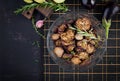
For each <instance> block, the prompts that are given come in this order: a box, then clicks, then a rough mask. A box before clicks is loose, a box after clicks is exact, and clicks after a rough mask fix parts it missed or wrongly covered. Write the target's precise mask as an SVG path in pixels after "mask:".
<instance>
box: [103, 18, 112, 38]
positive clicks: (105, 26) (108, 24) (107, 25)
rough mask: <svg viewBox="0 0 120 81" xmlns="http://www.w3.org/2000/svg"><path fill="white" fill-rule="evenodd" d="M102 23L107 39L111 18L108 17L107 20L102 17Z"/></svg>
mask: <svg viewBox="0 0 120 81" xmlns="http://www.w3.org/2000/svg"><path fill="white" fill-rule="evenodd" d="M102 25H103V27H104V28H105V31H106V38H107V39H108V35H109V29H110V26H111V19H109V20H108V21H107V20H106V19H105V18H103V19H102Z"/></svg>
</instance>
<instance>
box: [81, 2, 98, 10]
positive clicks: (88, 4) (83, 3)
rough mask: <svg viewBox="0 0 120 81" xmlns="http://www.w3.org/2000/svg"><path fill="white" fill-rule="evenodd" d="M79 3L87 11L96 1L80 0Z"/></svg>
mask: <svg viewBox="0 0 120 81" xmlns="http://www.w3.org/2000/svg"><path fill="white" fill-rule="evenodd" d="M81 3H82V5H83V6H84V7H86V8H87V9H89V10H90V9H93V8H94V7H95V4H96V1H95V0H81Z"/></svg>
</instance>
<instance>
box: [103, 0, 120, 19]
mask: <svg viewBox="0 0 120 81" xmlns="http://www.w3.org/2000/svg"><path fill="white" fill-rule="evenodd" d="M118 11H119V6H118V5H117V3H116V2H113V1H109V2H108V3H107V4H106V7H105V10H104V13H103V18H105V19H106V20H107V21H108V20H110V19H112V17H113V15H115V14H116V13H117V12H118Z"/></svg>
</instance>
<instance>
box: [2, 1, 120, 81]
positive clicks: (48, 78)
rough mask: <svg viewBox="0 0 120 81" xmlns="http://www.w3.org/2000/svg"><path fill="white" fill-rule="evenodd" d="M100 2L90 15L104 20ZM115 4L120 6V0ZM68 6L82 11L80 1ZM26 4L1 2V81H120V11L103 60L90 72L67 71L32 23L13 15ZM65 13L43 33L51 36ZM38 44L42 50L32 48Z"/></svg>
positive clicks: (116, 16)
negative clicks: (56, 59)
mask: <svg viewBox="0 0 120 81" xmlns="http://www.w3.org/2000/svg"><path fill="white" fill-rule="evenodd" d="M96 1H97V4H96V7H95V9H94V10H90V11H89V13H90V14H93V15H94V16H95V17H96V18H98V20H100V21H101V18H102V12H103V10H104V4H105V0H96ZM106 1H107V0H106ZM113 1H117V2H118V4H119V6H120V1H119V0H113ZM65 3H66V5H67V6H69V9H71V10H72V11H76V10H77V11H78V10H79V9H80V8H81V4H80V0H66V2H65ZM22 5H24V3H23V1H22V0H1V2H0V81H120V60H119V59H120V12H119V13H117V14H116V15H115V16H114V17H113V21H112V26H111V29H110V34H109V39H108V47H107V51H106V53H105V55H104V56H103V60H102V61H101V62H100V63H99V64H97V65H96V66H95V67H94V68H92V69H91V70H88V71H87V72H66V71H64V70H62V69H61V68H59V66H58V65H57V64H55V63H54V62H53V60H52V59H51V58H50V56H49V54H48V52H47V48H46V39H45V40H43V39H42V38H40V37H39V36H38V35H37V34H36V32H35V31H34V29H33V28H32V24H31V21H30V20H28V19H26V18H25V17H23V16H22V15H15V14H14V13H13V11H14V10H16V9H17V8H19V7H21V6H22ZM62 14H63V13H61V12H56V13H53V14H52V15H51V17H50V18H48V19H47V20H46V22H45V25H44V27H43V28H42V29H41V32H43V33H44V34H45V35H47V32H48V28H49V27H50V25H51V24H52V23H53V22H54V21H55V19H56V18H57V17H59V16H60V15H62ZM43 30H44V31H43ZM35 41H39V42H40V47H38V46H36V45H32V44H33V42H35Z"/></svg>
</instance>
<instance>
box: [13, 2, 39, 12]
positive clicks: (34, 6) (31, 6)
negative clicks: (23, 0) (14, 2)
mask: <svg viewBox="0 0 120 81" xmlns="http://www.w3.org/2000/svg"><path fill="white" fill-rule="evenodd" d="M38 6H39V5H38V4H37V3H32V4H27V5H25V6H22V7H21V8H19V9H17V10H15V11H14V13H15V14H21V13H23V12H24V11H28V10H30V9H32V8H36V7H38Z"/></svg>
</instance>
